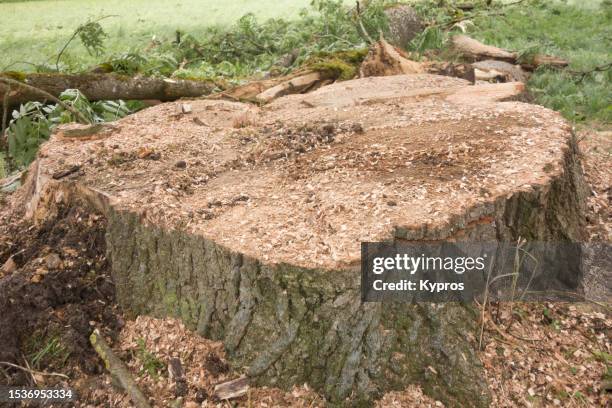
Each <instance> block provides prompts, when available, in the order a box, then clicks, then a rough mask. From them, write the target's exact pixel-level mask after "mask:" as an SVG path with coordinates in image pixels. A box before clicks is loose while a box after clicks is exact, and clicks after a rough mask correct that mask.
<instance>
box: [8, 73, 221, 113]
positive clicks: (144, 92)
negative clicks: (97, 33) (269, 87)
mask: <svg viewBox="0 0 612 408" xmlns="http://www.w3.org/2000/svg"><path fill="white" fill-rule="evenodd" d="M12 76H13V75H11V74H10V73H5V74H4V75H3V74H2V73H0V95H2V94H4V92H6V90H7V86H6V85H4V84H3V83H2V82H4V83H6V84H9V83H11V84H15V83H16V84H19V85H20V87H21V88H20V89H17V90H15V89H13V91H12V92H11V94H10V97H9V105H11V106H13V105H18V104H20V103H24V102H28V101H41V102H44V101H45V100H57V97H58V96H59V95H60V94H61V93H62V92H64V91H65V90H66V89H78V90H79V91H81V93H83V95H85V96H86V97H87V99H89V100H90V101H101V100H117V99H132V100H146V99H154V100H160V101H174V100H177V99H179V98H196V97H200V96H204V95H209V94H210V93H211V92H213V91H214V90H215V89H216V87H217V85H216V84H215V83H214V82H212V81H193V80H183V79H168V78H153V77H130V76H125V75H117V74H95V73H83V74H40V73H32V74H24V75H23V79H22V78H19V79H20V80H19V81H16V80H15V79H11V77H12ZM11 81H12V82H11ZM41 91H43V92H45V93H44V94H42V93H41ZM53 98H55V99H53Z"/></svg>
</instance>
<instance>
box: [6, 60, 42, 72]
mask: <svg viewBox="0 0 612 408" xmlns="http://www.w3.org/2000/svg"><path fill="white" fill-rule="evenodd" d="M17 64H26V65H31V66H33V67H36V66H38V65H36V64H34V63H32V62H28V61H13V62H11V63H10V64H8V65H5V66H4V67H3V68H2V71H3V72H4V71H6V70H7V69H9V68H10V67H12V66H15V65H17Z"/></svg>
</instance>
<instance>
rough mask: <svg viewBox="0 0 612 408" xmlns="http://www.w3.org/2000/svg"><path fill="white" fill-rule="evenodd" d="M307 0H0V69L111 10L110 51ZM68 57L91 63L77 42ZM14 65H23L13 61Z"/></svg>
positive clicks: (34, 56)
mask: <svg viewBox="0 0 612 408" xmlns="http://www.w3.org/2000/svg"><path fill="white" fill-rule="evenodd" d="M309 4H310V0H256V1H254V0H225V1H218V0H174V1H167V0H104V1H100V0H58V1H55V0H44V1H26V2H2V1H0V16H2V17H1V20H2V23H1V24H0V70H2V68H4V67H5V66H6V65H8V64H10V63H13V62H16V61H27V62H34V63H42V62H44V61H48V60H49V59H52V57H53V56H54V55H56V54H57V52H58V51H59V50H60V49H61V47H62V45H63V44H64V42H65V41H66V40H67V39H68V38H69V37H70V35H71V34H72V32H73V31H74V30H75V28H76V27H78V26H79V24H82V23H84V22H85V21H86V20H87V19H88V18H99V17H101V16H106V15H115V16H117V17H111V18H108V19H105V20H103V21H102V22H101V24H102V26H103V27H104V29H105V31H106V32H107V33H108V34H109V38H108V39H107V41H106V47H107V51H108V52H109V53H114V52H123V51H126V47H139V46H144V45H145V44H146V43H147V41H148V40H149V39H151V38H152V36H153V35H156V36H157V37H160V36H167V37H173V36H174V33H175V31H176V30H177V29H179V30H181V31H183V32H186V33H190V34H192V35H195V36H197V35H198V33H200V32H201V31H203V29H204V28H205V27H207V26H211V25H229V24H231V23H233V22H235V21H236V20H237V19H238V18H239V17H240V16H242V15H244V14H247V13H254V14H255V15H256V16H257V17H258V18H261V19H267V18H272V17H275V18H276V17H282V18H292V17H296V16H297V15H298V13H299V11H300V10H301V9H302V8H304V7H308V6H309ZM67 56H68V60H70V58H73V59H75V58H78V59H79V61H80V62H82V63H84V64H87V63H91V64H93V63H94V62H95V61H97V60H99V59H98V58H95V57H91V56H89V55H88V54H87V53H86V52H85V49H84V48H83V47H82V46H81V45H80V44H76V43H75V44H74V45H73V46H71V47H70V50H69V51H68V55H67ZM13 68H15V69H27V66H24V65H17V66H14V67H13Z"/></svg>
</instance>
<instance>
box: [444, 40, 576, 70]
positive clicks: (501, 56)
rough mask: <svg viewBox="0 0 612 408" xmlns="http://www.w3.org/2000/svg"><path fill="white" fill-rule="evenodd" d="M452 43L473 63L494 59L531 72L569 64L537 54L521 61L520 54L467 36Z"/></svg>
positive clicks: (559, 59)
mask: <svg viewBox="0 0 612 408" xmlns="http://www.w3.org/2000/svg"><path fill="white" fill-rule="evenodd" d="M452 43H453V48H454V49H455V51H457V52H458V53H459V54H461V55H463V56H464V57H466V58H467V59H469V60H471V61H482V60H488V59H494V60H498V61H505V62H509V63H512V64H520V65H521V66H522V67H523V68H525V69H531V70H533V69H535V68H537V67H539V66H542V65H549V66H553V67H557V68H564V67H566V66H567V65H568V64H569V62H568V61H567V60H564V59H561V58H557V57H553V56H549V55H543V54H536V55H534V56H533V58H530V59H529V60H528V61H519V59H520V58H519V53H518V52H516V51H507V50H504V49H501V48H498V47H494V46H492V45H487V44H483V43H481V42H480V41H478V40H475V39H473V38H471V37H468V36H467V35H456V36H454V37H453V39H452Z"/></svg>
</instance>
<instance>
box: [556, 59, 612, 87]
mask: <svg viewBox="0 0 612 408" xmlns="http://www.w3.org/2000/svg"><path fill="white" fill-rule="evenodd" d="M610 68H612V61H611V62H608V63H607V64H603V65H598V66H596V67H595V68H593V69H590V70H588V71H567V72H569V73H570V74H572V75H579V76H580V77H579V78H578V79H577V81H578V82H582V80H584V78H586V76H587V75H589V74H592V73H594V72H605V71H608V70H609V69H610Z"/></svg>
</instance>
